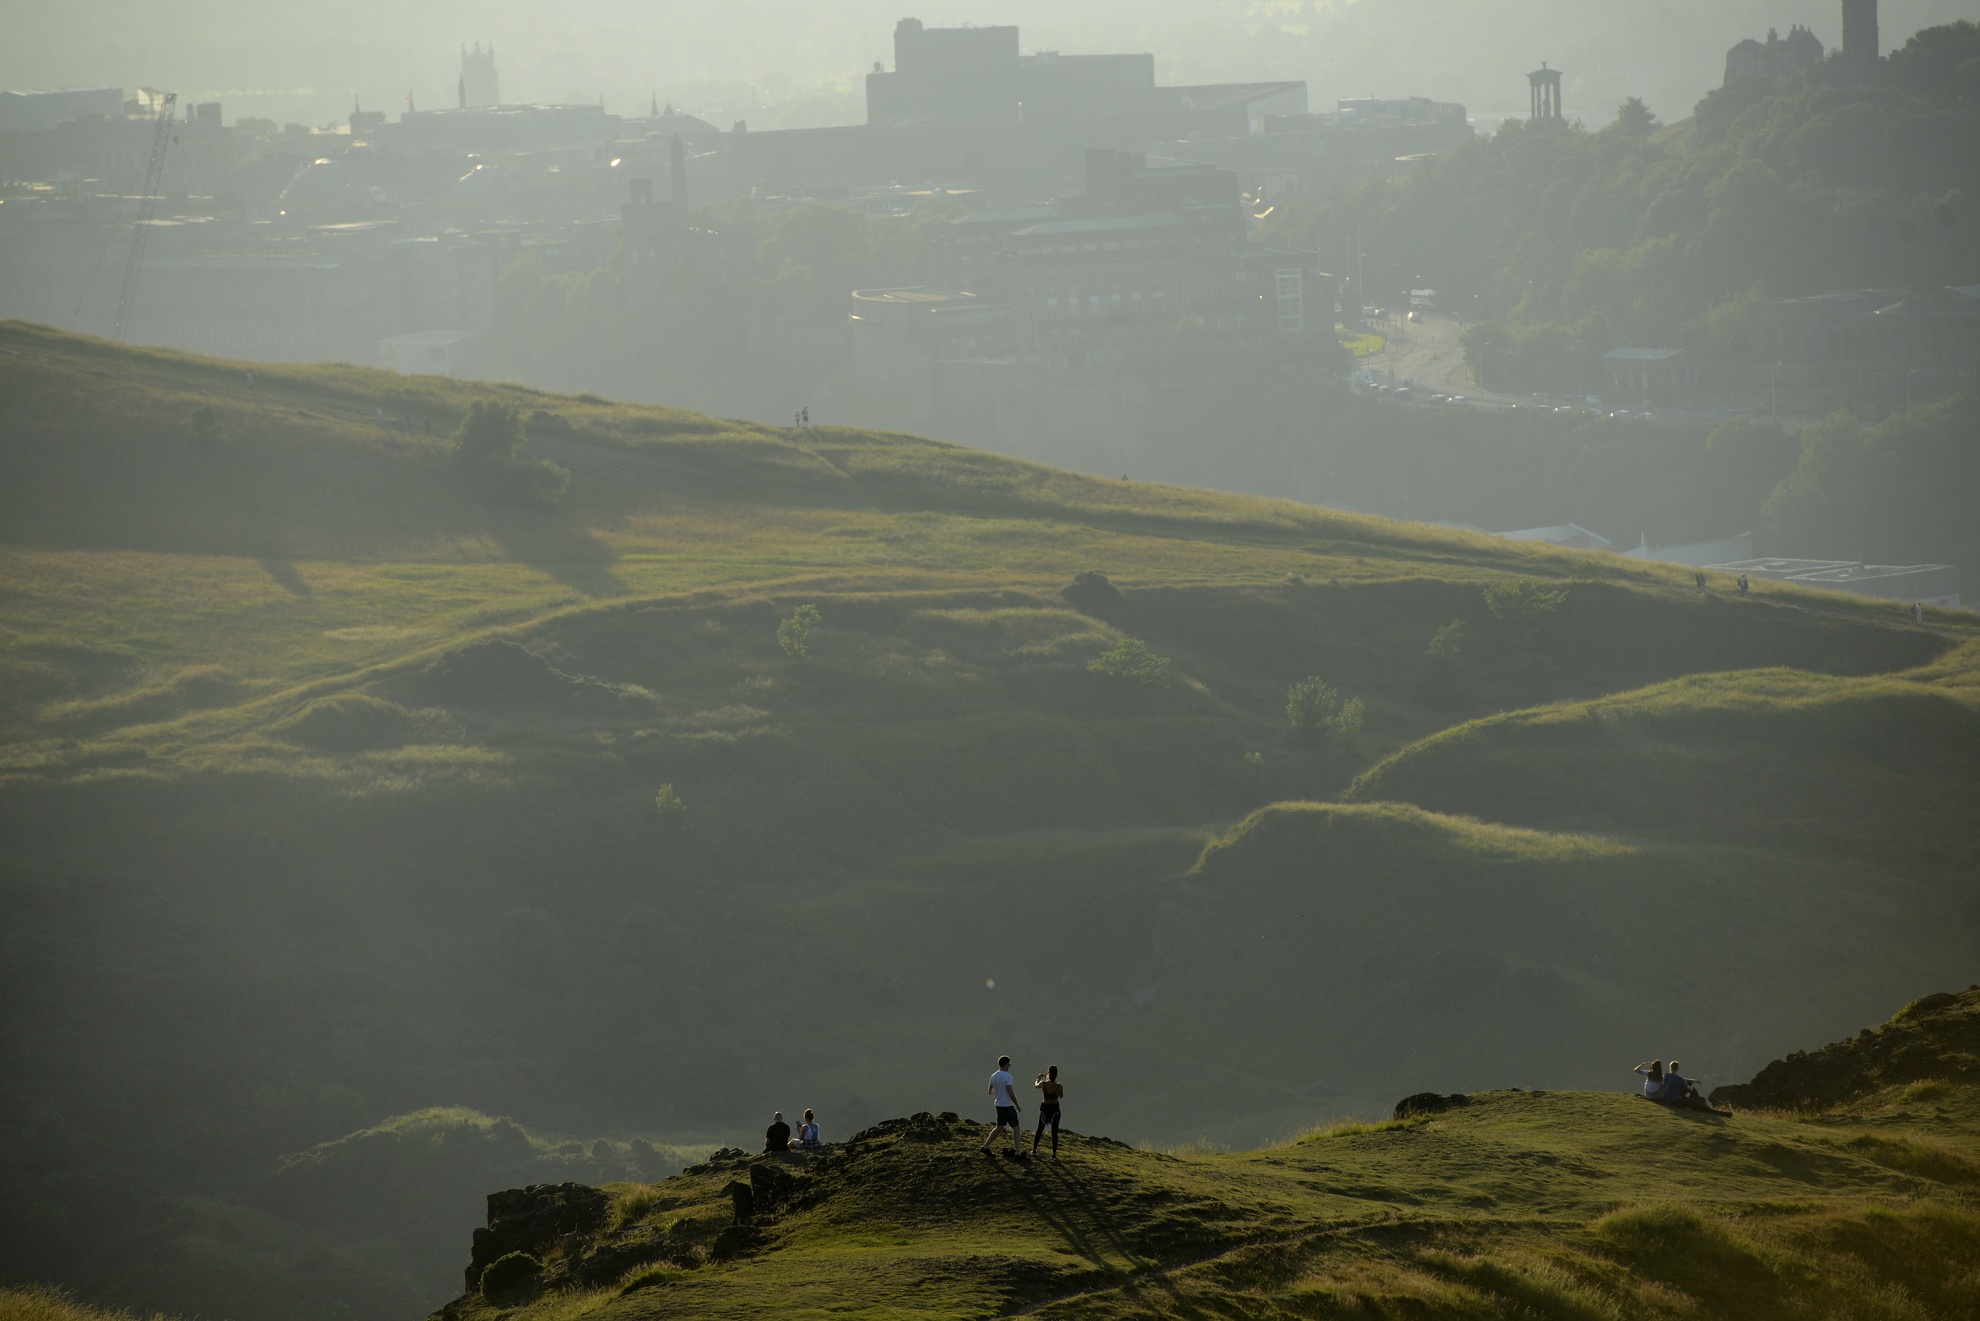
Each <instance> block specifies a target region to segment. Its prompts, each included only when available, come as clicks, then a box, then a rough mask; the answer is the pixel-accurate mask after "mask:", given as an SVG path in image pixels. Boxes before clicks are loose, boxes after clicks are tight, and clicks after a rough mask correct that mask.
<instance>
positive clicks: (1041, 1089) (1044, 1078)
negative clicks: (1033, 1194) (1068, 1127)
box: [1031, 1064, 1066, 1160]
mask: <svg viewBox="0 0 1980 1321" xmlns="http://www.w3.org/2000/svg"><path fill="white" fill-rule="evenodd" d="M1031 1085H1032V1086H1033V1087H1036V1088H1037V1089H1038V1095H1039V1101H1038V1131H1037V1132H1035V1133H1033V1134H1032V1135H1031V1154H1032V1155H1034V1156H1036V1155H1037V1154H1038V1139H1040V1138H1042V1137H1044V1136H1045V1125H1047V1124H1050V1125H1051V1126H1052V1159H1053V1160H1057V1159H1058V1158H1059V1098H1060V1097H1062V1096H1064V1095H1065V1094H1066V1085H1065V1084H1064V1083H1062V1082H1060V1081H1059V1066H1058V1065H1056V1064H1054V1065H1052V1066H1051V1067H1050V1068H1048V1069H1046V1070H1045V1072H1043V1073H1041V1074H1039V1075H1038V1076H1037V1077H1036V1078H1033V1079H1032V1080H1031Z"/></svg>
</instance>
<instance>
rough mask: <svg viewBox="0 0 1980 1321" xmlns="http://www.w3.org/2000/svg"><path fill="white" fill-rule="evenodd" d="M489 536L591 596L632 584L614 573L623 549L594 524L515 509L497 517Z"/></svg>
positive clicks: (515, 555)
mask: <svg viewBox="0 0 1980 1321" xmlns="http://www.w3.org/2000/svg"><path fill="white" fill-rule="evenodd" d="M485 526H486V529H487V532H488V535H489V536H491V537H493V538H495V542H496V544H497V545H499V546H500V547H501V548H502V551H503V553H504V554H506V555H507V556H508V557H509V558H510V559H512V560H515V561H517V562H518V563H521V564H527V565H528V566H529V567H530V568H532V569H535V570H536V571H537V572H539V573H544V574H548V575H549V576H550V577H552V578H554V579H556V580H557V581H558V582H560V583H562V584H563V585H564V586H566V587H569V588H571V589H572V590H573V591H578V592H582V593H584V594H585V595H586V596H623V595H625V594H626V593H627V592H629V591H631V590H632V589H631V588H630V587H629V586H627V585H626V583H625V582H624V581H623V580H621V579H620V577H619V576H618V574H616V573H614V572H613V570H612V566H613V565H614V564H616V563H617V562H618V559H619V555H618V552H617V551H615V550H613V549H612V548H611V547H610V546H608V545H606V544H605V543H604V542H603V541H601V540H599V539H598V537H597V536H596V535H595V534H594V533H592V532H591V531H590V530H589V529H588V528H582V527H577V526H574V525H573V524H570V523H566V522H564V521H562V520H561V519H559V518H558V517H557V516H556V515H554V514H526V513H510V514H507V515H497V516H494V517H491V518H490V519H489V520H488V522H487V524H486V525H485Z"/></svg>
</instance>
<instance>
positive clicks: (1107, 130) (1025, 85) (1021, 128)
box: [722, 18, 1307, 204]
mask: <svg viewBox="0 0 1980 1321" xmlns="http://www.w3.org/2000/svg"><path fill="white" fill-rule="evenodd" d="M894 63H895V67H894V68H893V69H891V70H889V69H885V68H878V67H876V68H875V69H874V70H873V72H872V73H870V74H868V75H867V80H866V86H867V117H866V123H864V124H860V125H851V126H847V127H841V128H813V129H785V130H774V131H770V132H738V133H731V134H729V135H727V137H726V138H725V140H724V142H723V144H722V147H723V150H724V152H725V153H726V154H727V156H728V159H729V170H730V173H729V181H728V190H729V192H730V193H731V194H734V195H743V194H749V193H754V194H756V195H758V196H784V197H829V198H834V199H836V198H838V197H841V196H843V195H845V194H846V193H847V192H848V191H850V190H854V189H860V188H867V187H873V186H881V185H890V184H907V183H915V184H940V185H943V186H957V187H964V188H976V189H982V190H984V191H985V192H986V193H987V194H988V200H990V201H991V202H993V203H997V204H1003V203H1012V202H1035V201H1041V200H1043V199H1046V198H1050V197H1053V196H1057V195H1060V194H1063V193H1065V192H1066V191H1068V190H1069V189H1070V188H1073V187H1076V186H1077V185H1078V182H1079V179H1080V175H1081V170H1082V165H1083V156H1084V153H1085V151H1086V150H1087V149H1088V148H1091V147H1105V148H1111V149H1114V150H1127V151H1142V150H1146V149H1147V148H1148V146H1149V144H1151V143H1163V142H1176V141H1185V140H1187V141H1195V140H1200V139H1217V138H1241V137H1245V136H1247V135H1250V134H1255V133H1258V132H1261V131H1263V127H1264V125H1265V124H1266V122H1267V121H1268V120H1269V119H1270V118H1272V117H1273V116H1289V115H1302V114H1305V113H1306V109H1307V102H1306V84H1305V83H1303V82H1267V83H1218V84H1210V85H1205V86H1192V87H1161V86H1157V85H1156V83H1155V62H1154V57H1153V56H1150V55H1066V54H1062V53H1060V52H1058V51H1038V52H1036V53H1034V54H1031V55H1023V54H1021V53H1020V48H1019V45H1018V30H1017V29H1016V28H1015V27H989V28H931V27H928V26H926V25H925V24H923V23H922V22H921V21H920V20H918V19H912V18H910V19H903V20H901V22H900V23H899V24H898V25H897V26H896V28H895V30H894Z"/></svg>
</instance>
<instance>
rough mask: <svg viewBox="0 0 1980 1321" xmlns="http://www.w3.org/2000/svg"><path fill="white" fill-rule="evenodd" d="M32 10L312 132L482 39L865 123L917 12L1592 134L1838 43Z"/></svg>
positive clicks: (627, 13) (810, 119) (877, 15)
mask: <svg viewBox="0 0 1980 1321" xmlns="http://www.w3.org/2000/svg"><path fill="white" fill-rule="evenodd" d="M17 8H18V12H16V13H14V14H11V15H10V16H9V19H8V25H9V27H10V29H11V40H10V41H9V42H8V43H7V47H6V49H5V50H4V51H0V86H5V87H10V88H15V89H25V88H45V87H53V86H78V85H92V84H117V85H120V86H123V87H125V88H127V89H128V88H135V87H137V86H140V85H146V86H157V87H165V88H170V89H172V90H175V91H178V92H179V93H180V94H181V100H182V101H185V102H194V101H211V100H218V101H220V102H221V103H222V104H223V106H224V107H225V111H226V115H227V118H228V119H229V120H230V121H231V120H233V119H236V118H239V117H242V116H249V115H253V116H260V117H266V118H271V119H275V120H277V121H281V122H290V121H293V122H300V123H306V124H321V123H325V122H328V121H330V120H331V119H336V118H341V117H342V116H343V115H345V114H347V113H348V112H349V110H350V109H351V106H352V104H353V102H354V101H356V102H361V103H362V104H363V105H364V106H365V107H366V108H367V109H373V110H384V111H387V112H388V113H396V112H397V111H399V110H401V109H403V107H404V101H405V97H406V95H407V94H408V92H410V93H411V94H412V96H413V98H414V102H415V104H419V105H426V106H429V107H431V106H440V105H447V104H451V103H452V101H453V99H454V87H455V79H456V77H457V75H458V72H459V64H458V51H459V48H460V46H461V45H462V44H463V43H473V42H477V41H479V42H492V43H494V45H495V47H496V49H497V51H498V52H499V57H500V66H501V71H502V84H503V92H504V98H505V99H506V100H510V101H515V102H565V103H576V102H596V101H597V100H598V99H599V98H600V97H603V98H604V100H605V103H606V105H607V108H608V109H611V110H613V111H615V112H618V113H628V114H630V113H639V112H641V111H643V110H644V109H645V108H646V107H647V105H648V104H649V99H650V98H651V97H654V96H658V97H660V98H661V99H662V100H671V101H676V102H678V103H680V104H681V105H682V106H683V108H686V109H690V110H694V111H696V112H698V113H701V114H704V115H717V116H726V117H729V118H736V117H746V116H747V115H748V114H750V113H751V112H756V113H758V114H760V115H764V116H767V117H768V118H766V119H765V120H764V121H763V122H762V123H761V124H753V125H752V126H755V127H777V126H782V127H802V126H809V125H813V124H829V123H853V122H858V121H859V119H860V118H861V117H862V109H863V92H862V88H861V84H860V78H861V75H863V74H864V72H865V71H866V70H867V69H869V68H870V67H871V66H872V64H873V62H874V61H875V60H885V59H887V58H888V57H889V45H888V43H889V39H890V34H891V32H892V30H893V25H894V22H895V20H896V19H897V18H899V17H902V16H905V15H907V14H909V13H913V14H914V15H915V16H918V17H920V18H922V19H924V20H926V21H927V22H929V23H931V24H979V25H988V24H996V23H1016V24H1019V25H1020V26H1021V27H1022V29H1023V40H1024V46H1025V49H1027V50H1035V49H1063V50H1066V51H1068V52H1073V51H1080V52H1088V51H1111V50H1147V51H1151V52H1153V53H1154V55H1155V58H1156V62H1157V69H1158V71H1159V72H1160V74H1161V76H1162V78H1163V79H1164V80H1165V81H1175V82H1210V81H1220V80H1225V79H1240V78H1258V77H1279V78H1303V79H1305V80H1307V81H1308V83H1309V84H1310V87H1311V91H1312V95H1313V100H1314V103H1315V104H1325V103H1328V102H1329V101H1331V100H1333V99H1334V98H1336V97H1344V96H1365V95H1382V96H1396V95H1427V96H1435V97H1438V98H1444V99H1450V100H1456V101H1462V102H1464V103H1465V104H1467V105H1468V106H1470V107H1471V108H1472V109H1473V110H1474V111H1476V112H1478V113H1480V114H1483V115H1486V116H1488V117H1489V116H1494V115H1495V114H1496V113H1498V112H1507V111H1516V110H1517V109H1518V108H1519V107H1520V106H1521V105H1522V103H1523V101H1522V98H1523V95H1524V91H1525V88H1524V83H1523V80H1522V79H1521V78H1520V76H1519V75H1520V74H1522V73H1523V72H1524V71H1525V69H1526V68H1528V67H1531V65H1532V64H1534V63H1537V62H1538V61H1540V60H1542V59H1545V60H1548V61H1550V62H1551V63H1552V64H1553V65H1554V67H1557V68H1563V69H1565V70H1567V79H1566V84H1565V89H1564V95H1565V101H1566V105H1567V110H1568V113H1569V114H1570V116H1571V117H1572V116H1579V117H1584V118H1586V119H1588V121H1589V122H1591V123H1595V122H1600V121H1602V120H1604V119H1606V117H1607V116H1608V114H1609V113H1611V112H1612V111H1613V109H1614V106H1615V105H1616V104H1618V103H1620V101H1621V100H1622V99H1623V98H1624V97H1626V96H1641V97H1644V98H1645V99H1646V100H1647V101H1649V103H1650V105H1651V106H1652V108H1653V109H1655V110H1656V111H1657V112H1658V113H1659V114H1660V115H1661V116H1662V117H1663V118H1665V119H1666V120H1672V119H1679V118H1683V117H1684V116H1685V115H1686V114H1688V113H1689V111H1690V108H1691V106H1692V104H1693V103H1694V102H1695V101H1696V100H1697V98H1698V97H1699V96H1701V95H1703V94H1704V92H1705V91H1706V90H1708V89H1709V88H1710V87H1712V86H1715V85H1716V84H1717V82H1718V80H1719V77H1718V75H1719V70H1720V68H1721V64H1722V61H1723V53H1724V51H1725V49H1726V48H1727V47H1728V46H1729V45H1730V44H1732V43H1733V42H1734V41H1737V40H1738V39H1740V38H1741V37H1744V36H1761V35H1764V33H1765V32H1766V31H1767V29H1768V28H1770V27H1775V28H1779V29H1780V30H1782V31H1783V32H1785V31H1786V30H1787V29H1788V28H1789V27H1790V26H1791V25H1793V24H1797V23H1800V24H1805V25H1808V26H1810V27H1812V28H1813V29H1814V32H1815V34H1816V36H1817V37H1818V38H1819V39H1820V40H1822V42H1823V43H1824V44H1825V45H1827V46H1831V47H1833V46H1835V45H1836V44H1838V42H1839V41H1840V36H1841V34H1840V31H1839V23H1838V20H1837V17H1836V14H1835V9H1834V5H1833V4H1828V3H1812V2H1803V0H1742V2H1740V3H1733V4H1715V3H1707V0H1658V2H1656V3H1638V4H1631V5H1627V6H1598V5H1590V4H1585V3H1573V2H1572V0H1550V2H1549V3H1544V4H1537V5H1515V4H1511V3H1507V2H1506V0H1482V2H1476V0H1474V2H1466V0H1356V2H1355V3H1347V4H1333V5H1322V4H1299V3H1287V4H1274V5H1263V4H1252V5H1244V4H1238V3H1230V2H1227V0H1198V2H1196V3H1170V4H1167V5H1156V6H1144V5H1130V4H1126V3H1123V2H1121V0H1092V2H1091V3H1088V4H1085V5H1082V6H1079V7H1078V8H1077V9H1075V10H1072V11H1070V12H1069V11H1068V10H1067V9H1066V8H1065V7H1063V6H1052V5H1045V4H1041V3H1038V2H1037V0H1004V2H1003V3H996V4H984V3H976V2H974V0H933V2H931V3H924V4H909V5H902V4H899V3H896V4H892V5H883V4H876V3H871V2H870V0H859V2H858V3H853V4H841V5H835V6H832V7H831V8H830V9H829V11H828V10H823V9H818V8H816V7H811V6H800V5H797V4H794V3H791V2H790V0H756V2H755V3H744V4H730V5H709V4H689V3H673V4H661V5H653V6H639V5H633V4H630V3H627V2H626V0H585V2H584V3H577V4H570V5H563V6H559V7H558V8H557V9H556V10H555V11H554V12H553V13H551V12H547V11H545V10H543V9H541V8H539V7H536V6H533V5H529V4H526V3H521V2H520V0H508V2H507V3H500V4H496V5H467V4H462V3H443V4H437V5H432V6H426V7H422V8H420V9H418V10H416V11H406V10H402V9H399V8H397V7H391V8H388V7H387V6H385V5H382V4H378V3H376V0H358V3H354V4H352V5H349V6H346V7H343V8H340V9H337V10H316V9H311V10H301V9H292V8H287V7H275V8H269V7H265V6H258V5H253V4H249V3H245V0H208V2H207V3H203V4H193V5H186V6H175V7H173V8H171V9H170V10H167V9H164V8H157V7H152V6H143V5H134V4H131V3H129V2H128V0H96V2H95V3H87V2H85V3H68V4H60V5H54V6H49V7H47V8H44V9H35V10H29V9H27V8H26V7H24V6H22V7H17ZM1975 17H1980V0H1890V2H1889V3H1887V4H1886V5H1885V6H1884V20H1883V21H1884V32H1885V34H1886V38H1887V44H1888V43H1889V42H1895V41H1898V40H1901V39H1902V36H1903V34H1906V33H1909V32H1912V31H1915V30H1917V29H1918V28H1920V27H1923V26H1926V25H1928V24H1931V23H1938V22H1945V21H1948V20H1951V19H1956V18H1975ZM1275 27H1276V28H1278V29H1280V30H1274V29H1275ZM1282 33H1290V34H1291V35H1283V34H1282Z"/></svg>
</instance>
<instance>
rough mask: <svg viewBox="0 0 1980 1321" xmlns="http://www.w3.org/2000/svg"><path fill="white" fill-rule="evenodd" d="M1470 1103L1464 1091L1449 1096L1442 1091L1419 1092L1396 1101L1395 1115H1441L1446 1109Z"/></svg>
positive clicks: (1408, 1116) (1403, 1116) (1403, 1117)
mask: <svg viewBox="0 0 1980 1321" xmlns="http://www.w3.org/2000/svg"><path fill="white" fill-rule="evenodd" d="M1470 1104H1471V1098H1470V1097H1468V1096H1466V1095H1465V1094H1464V1093H1463V1092H1452V1093H1451V1094H1450V1095H1449V1096H1446V1095H1444V1094H1443V1093H1442V1092H1417V1093H1415V1094H1414V1095H1412V1096H1405V1097H1404V1098H1403V1099H1402V1100H1400V1101H1398V1102H1396V1109H1395V1117H1396V1118H1397V1119H1408V1118H1410V1117H1411V1116H1412V1115H1441V1114H1443V1113H1444V1112H1445V1111H1446V1110H1455V1109H1456V1108H1457V1107H1458V1106H1461V1105H1470Z"/></svg>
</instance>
